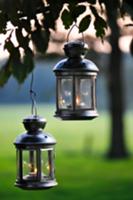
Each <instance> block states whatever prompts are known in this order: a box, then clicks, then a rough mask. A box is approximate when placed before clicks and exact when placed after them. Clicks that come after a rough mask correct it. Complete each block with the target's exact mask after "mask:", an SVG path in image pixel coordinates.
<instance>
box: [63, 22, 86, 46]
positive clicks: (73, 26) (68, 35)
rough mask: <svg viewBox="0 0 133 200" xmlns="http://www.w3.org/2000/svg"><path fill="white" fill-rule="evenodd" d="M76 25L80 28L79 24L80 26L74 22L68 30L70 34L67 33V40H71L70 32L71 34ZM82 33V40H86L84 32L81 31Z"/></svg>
mask: <svg viewBox="0 0 133 200" xmlns="http://www.w3.org/2000/svg"><path fill="white" fill-rule="evenodd" d="M75 27H76V28H77V29H78V30H79V26H78V25H77V24H76V23H74V24H73V25H72V26H71V28H70V30H69V32H68V34H67V38H66V40H67V42H69V37H70V34H71V32H72V30H73V29H74V28H75ZM81 34H82V40H83V42H85V37H84V33H81Z"/></svg>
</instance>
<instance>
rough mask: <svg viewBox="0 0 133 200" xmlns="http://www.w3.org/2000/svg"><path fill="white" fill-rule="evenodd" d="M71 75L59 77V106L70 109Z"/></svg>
mask: <svg viewBox="0 0 133 200" xmlns="http://www.w3.org/2000/svg"><path fill="white" fill-rule="evenodd" d="M72 88H73V87H72V77H69V78H62V79H60V88H59V99H58V101H59V108H60V109H72Z"/></svg>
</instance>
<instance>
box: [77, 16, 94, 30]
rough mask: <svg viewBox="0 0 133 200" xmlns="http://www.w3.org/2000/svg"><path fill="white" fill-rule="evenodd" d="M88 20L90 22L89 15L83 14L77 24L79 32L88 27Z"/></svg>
mask: <svg viewBox="0 0 133 200" xmlns="http://www.w3.org/2000/svg"><path fill="white" fill-rule="evenodd" d="M90 22H91V16H90V15H87V16H85V17H84V18H83V19H82V20H81V22H80V24H79V32H80V33H81V32H83V31H85V30H86V29H87V28H88V27H89V25H90Z"/></svg>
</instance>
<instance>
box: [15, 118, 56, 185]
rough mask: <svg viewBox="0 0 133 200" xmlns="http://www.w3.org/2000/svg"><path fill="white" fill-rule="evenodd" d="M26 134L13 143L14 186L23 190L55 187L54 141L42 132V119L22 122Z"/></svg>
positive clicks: (50, 136)
mask: <svg viewBox="0 0 133 200" xmlns="http://www.w3.org/2000/svg"><path fill="white" fill-rule="evenodd" d="M23 124H24V127H25V128H26V130H27V132H26V133H23V134H21V135H19V136H18V137H17V139H16V141H15V142H14V144H15V146H16V151H17V179H16V183H15V185H16V186H17V187H20V188H23V189H48V188H51V187H54V186H56V185H57V182H56V180H55V172H54V171H55V169H54V145H55V144H56V140H55V139H54V138H53V136H52V135H50V134H49V133H46V132H43V131H42V129H43V128H44V127H45V125H46V120H45V119H44V118H41V117H38V116H34V115H32V116H31V117H28V118H26V119H24V121H23Z"/></svg>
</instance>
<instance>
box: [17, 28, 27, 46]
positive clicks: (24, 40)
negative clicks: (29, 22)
mask: <svg viewBox="0 0 133 200" xmlns="http://www.w3.org/2000/svg"><path fill="white" fill-rule="evenodd" d="M15 33H16V38H17V41H18V43H19V46H20V47H22V48H23V49H27V48H28V46H29V38H28V36H26V37H24V36H23V34H22V29H21V28H18V29H16V31H15Z"/></svg>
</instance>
